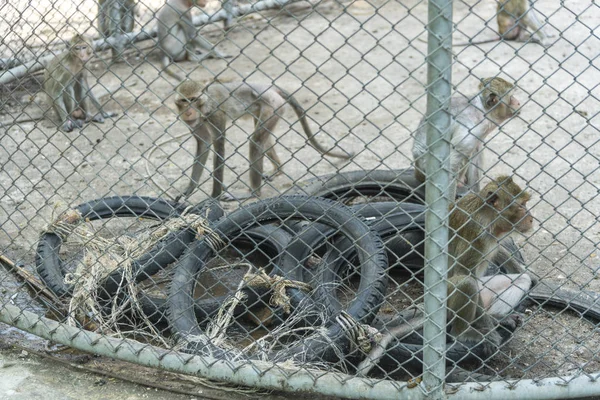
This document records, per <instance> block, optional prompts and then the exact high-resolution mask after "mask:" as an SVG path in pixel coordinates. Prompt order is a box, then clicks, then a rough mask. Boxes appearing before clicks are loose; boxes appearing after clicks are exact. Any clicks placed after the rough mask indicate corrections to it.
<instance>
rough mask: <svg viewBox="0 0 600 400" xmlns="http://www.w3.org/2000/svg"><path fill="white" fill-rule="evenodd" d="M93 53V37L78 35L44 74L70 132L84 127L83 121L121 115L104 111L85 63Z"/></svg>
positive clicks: (46, 88)
mask: <svg viewBox="0 0 600 400" xmlns="http://www.w3.org/2000/svg"><path fill="white" fill-rule="evenodd" d="M93 55H94V50H93V45H92V42H91V40H90V39H89V38H86V37H84V36H82V35H75V36H74V37H73V39H71V41H70V42H69V50H68V51H67V52H65V53H63V54H60V55H58V56H56V57H55V58H53V59H52V61H50V63H48V66H47V68H46V71H45V73H44V91H45V92H46V95H47V98H48V100H49V101H50V102H51V103H52V107H53V108H54V111H55V112H56V114H57V116H58V118H59V121H60V123H61V124H62V129H63V130H64V131H66V132H71V131H72V130H73V129H74V128H81V127H82V126H83V121H85V122H89V121H94V122H99V123H103V122H104V118H110V117H114V116H115V115H117V114H116V113H107V112H105V111H104V110H102V105H101V104H100V102H99V101H98V100H97V99H96V97H95V96H94V94H93V93H92V91H91V90H90V87H89V85H88V82H87V69H86V67H85V63H86V62H88V61H89V60H90V59H91V58H92V57H93ZM90 101H91V102H92V103H93V105H94V106H95V107H96V108H97V109H98V113H97V114H92V113H91V108H90V104H89V102H90ZM82 120H83V121H82Z"/></svg>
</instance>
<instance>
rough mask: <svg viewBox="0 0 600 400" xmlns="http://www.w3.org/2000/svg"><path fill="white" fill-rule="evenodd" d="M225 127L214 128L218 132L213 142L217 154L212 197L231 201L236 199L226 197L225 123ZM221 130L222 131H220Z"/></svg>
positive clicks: (215, 156) (214, 164)
mask: <svg viewBox="0 0 600 400" xmlns="http://www.w3.org/2000/svg"><path fill="white" fill-rule="evenodd" d="M222 125H223V126H222V127H221V126H218V125H217V126H214V127H213V129H214V131H215V132H216V131H217V130H218V132H216V133H215V137H214V140H213V144H214V147H215V154H214V159H213V191H212V197H215V198H216V197H221V198H222V200H225V201H231V200H235V198H234V197H231V198H230V197H229V196H227V195H225V196H223V195H224V193H223V192H224V189H225V188H224V185H223V179H224V178H223V175H224V171H225V121H223V124H222ZM219 128H221V129H219Z"/></svg>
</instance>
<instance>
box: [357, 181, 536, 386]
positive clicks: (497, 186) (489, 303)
mask: <svg viewBox="0 0 600 400" xmlns="http://www.w3.org/2000/svg"><path fill="white" fill-rule="evenodd" d="M529 198H530V195H529V193H528V192H525V191H523V190H522V189H521V188H520V187H519V185H517V184H516V183H514V182H513V180H512V177H508V176H499V177H498V178H496V179H495V180H494V181H492V182H490V183H488V184H487V185H485V187H484V188H483V189H482V190H481V191H480V192H479V193H469V194H467V195H466V196H464V197H462V198H461V199H460V200H458V202H457V203H456V204H455V205H452V206H451V207H450V210H451V212H450V218H449V225H450V243H449V246H448V255H449V257H448V265H449V270H448V279H449V282H448V301H447V309H448V324H449V326H450V334H451V335H452V336H453V337H454V339H455V340H457V341H460V342H462V343H464V344H465V345H466V346H467V347H469V348H472V347H474V346H476V345H480V346H483V349H484V350H483V352H484V353H485V354H488V355H492V354H493V353H494V352H495V351H496V350H497V347H498V346H499V345H500V344H501V343H502V337H501V335H500V333H498V331H497V330H496V327H497V326H498V325H502V326H503V327H504V328H506V329H508V330H510V331H514V330H515V329H516V327H517V326H518V325H519V324H520V316H519V314H512V312H513V310H514V308H515V307H516V306H517V305H518V304H519V303H520V301H521V299H522V298H523V296H525V294H526V293H527V291H528V290H529V289H530V288H531V286H532V283H534V281H533V280H532V278H531V277H530V276H529V275H528V274H527V273H525V268H524V266H523V265H521V264H520V263H519V262H518V261H517V260H515V259H514V258H510V257H509V256H508V252H507V250H506V249H504V247H502V246H500V245H499V243H498V241H499V239H500V238H502V237H503V236H505V235H506V234H509V233H511V232H513V231H517V232H521V233H526V232H529V231H530V230H531V229H532V228H533V217H532V216H531V214H530V212H529V210H528V209H527V201H528V200H529ZM499 252H504V254H505V255H506V260H507V261H506V262H505V263H504V264H503V267H504V268H506V271H507V272H508V273H509V274H508V275H493V276H484V274H485V271H486V270H487V268H488V264H489V262H490V261H492V260H493V259H494V258H495V257H496V260H498V256H499ZM423 322H424V318H417V319H415V320H412V321H411V322H410V323H408V324H402V325H400V326H398V327H396V328H392V329H390V331H389V333H387V334H386V335H385V336H384V337H383V338H382V340H381V341H380V342H379V343H378V345H377V346H376V348H375V349H374V350H372V351H371V353H370V354H369V355H368V356H367V358H366V359H365V360H363V362H361V364H360V365H359V366H358V372H359V374H361V375H366V374H367V373H368V372H369V370H370V369H371V368H372V367H373V366H375V365H376V364H377V362H378V361H379V359H380V358H381V356H382V355H383V354H384V352H385V349H386V347H387V346H388V345H389V343H391V341H392V340H393V339H394V338H398V339H401V338H402V337H404V336H406V335H407V334H409V333H410V332H412V331H413V330H417V329H421V328H422V327H423Z"/></svg>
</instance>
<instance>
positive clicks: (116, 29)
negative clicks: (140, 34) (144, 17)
mask: <svg viewBox="0 0 600 400" xmlns="http://www.w3.org/2000/svg"><path fill="white" fill-rule="evenodd" d="M134 12H135V0H98V30H99V31H100V34H102V36H104V37H105V38H107V37H109V36H118V35H122V34H123V33H127V32H132V31H133V25H134V24H135V15H134ZM124 48H125V44H124V43H122V42H121V41H118V42H116V43H115V44H114V46H113V48H112V50H111V51H112V59H113V61H116V60H117V59H118V58H119V55H120V54H122V53H123V49H124Z"/></svg>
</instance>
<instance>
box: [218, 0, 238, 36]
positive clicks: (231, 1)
mask: <svg viewBox="0 0 600 400" xmlns="http://www.w3.org/2000/svg"><path fill="white" fill-rule="evenodd" d="M235 6H236V1H235V0H223V4H222V5H221V8H222V9H223V10H225V12H226V14H227V18H225V19H224V20H223V29H225V31H228V30H230V29H231V27H232V25H233V8H234V7H235Z"/></svg>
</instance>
